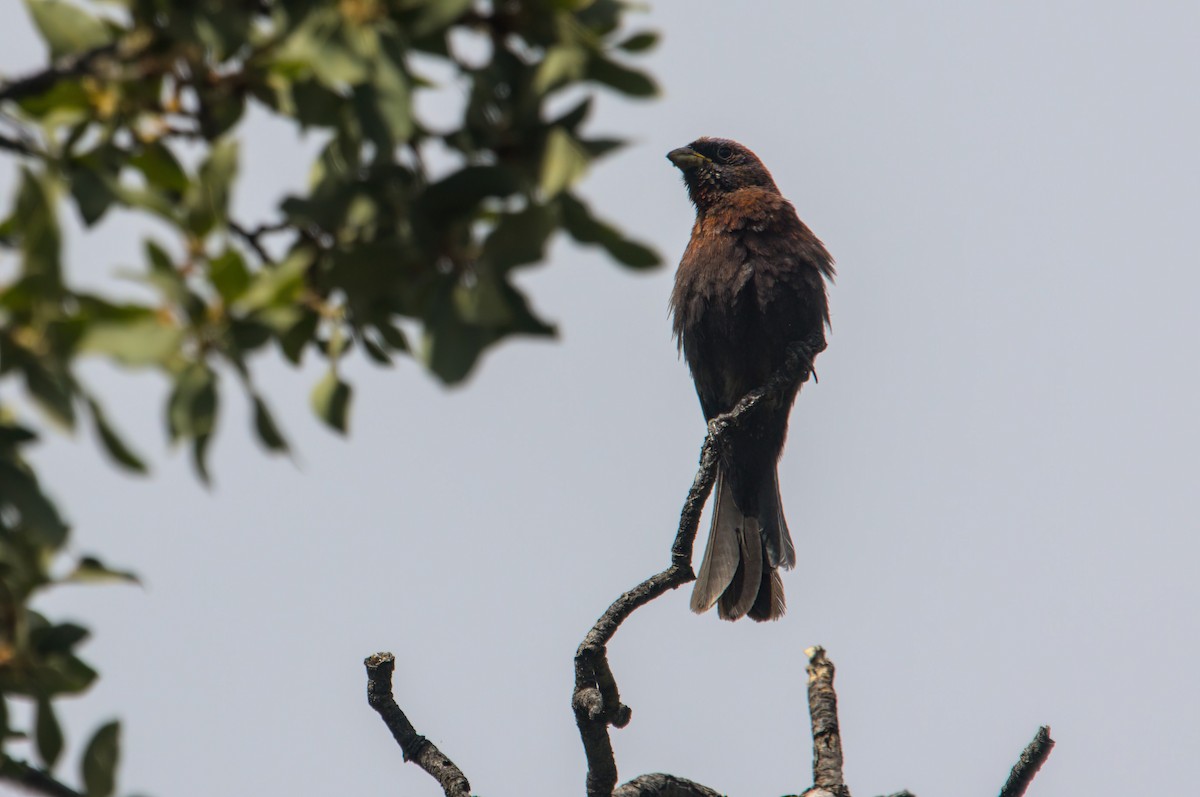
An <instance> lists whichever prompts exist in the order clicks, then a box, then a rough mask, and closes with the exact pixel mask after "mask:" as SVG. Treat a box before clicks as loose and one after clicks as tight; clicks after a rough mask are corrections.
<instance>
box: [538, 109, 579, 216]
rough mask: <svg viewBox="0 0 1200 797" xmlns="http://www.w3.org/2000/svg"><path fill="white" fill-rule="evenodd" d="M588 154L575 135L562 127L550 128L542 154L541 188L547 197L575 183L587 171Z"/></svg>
mask: <svg viewBox="0 0 1200 797" xmlns="http://www.w3.org/2000/svg"><path fill="white" fill-rule="evenodd" d="M588 161H589V158H588V154H587V152H586V151H584V149H583V147H581V146H580V145H579V142H578V141H576V140H575V137H574V136H572V135H571V134H570V133H568V132H567V131H566V130H564V129H563V128H561V127H554V128H551V129H550V133H549V135H548V136H547V137H546V149H545V151H544V152H543V155H542V176H541V190H542V194H543V196H545V197H546V198H547V199H550V198H553V197H555V196H557V195H558V194H559V193H561V192H562V191H564V190H566V189H568V188H570V187H571V186H572V185H574V184H575V183H576V182H577V181H578V180H579V178H580V177H582V176H583V175H584V174H586V173H587V168H588Z"/></svg>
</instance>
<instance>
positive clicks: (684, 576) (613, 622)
mask: <svg viewBox="0 0 1200 797" xmlns="http://www.w3.org/2000/svg"><path fill="white" fill-rule="evenodd" d="M824 348H825V341H824V340H823V339H822V338H819V337H818V338H814V339H811V340H805V341H799V342H797V343H795V344H793V345H792V347H791V349H790V350H789V352H788V358H787V360H786V362H785V363H784V365H783V367H782V368H780V369H779V371H778V372H776V373H775V374H774V375H773V376H772V377H771V379H770V380H769V381H768V382H767V384H765V385H763V386H762V387H760V388H758V389H757V390H754V391H752V392H751V393H748V394H747V395H746V396H745V397H743V398H742V400H741V401H739V402H738V403H737V405H736V406H735V407H734V408H733V409H732V410H730V411H729V412H727V413H725V414H723V415H719V416H717V417H716V418H713V419H712V420H711V421H709V424H708V435H707V436H706V437H705V439H704V446H703V448H701V450H700V467H699V469H698V470H697V472H696V477H695V479H693V480H692V487H691V489H690V490H689V491H688V495H687V499H686V500H685V501H684V503H683V510H682V512H680V516H679V530H678V532H677V533H676V535H675V543H674V544H673V545H672V546H671V565H670V567H668V568H667V569H666V570H664V571H662V572H661V573H657V574H655V575H653V576H651V577H650V578H648V579H646V580H645V581H643V582H642V583H641V584H638V585H637V586H636V587H634V588H633V589H631V590H629V591H628V592H626V593H625V594H623V595H622V596H621V597H619V598H617V600H616V601H614V602H613V604H612V605H611V606H609V607H608V611H606V612H605V613H604V614H602V615H601V616H600V619H599V620H597V621H596V624H595V625H593V626H592V628H591V630H590V631H588V633H587V635H586V636H584V638H583V642H581V643H580V645H579V649H578V650H577V651H576V653H575V691H574V694H573V695H572V697H571V707H572V708H573V709H574V711H575V724H576V725H577V726H578V728H579V738H580V739H581V740H582V741H583V750H584V754H585V755H586V756H587V762H588V773H587V793H588V797H610V795H612V794H614V790H615V789H616V787H617V763H616V759H615V758H614V757H613V750H612V741H611V740H610V739H609V736H608V726H610V725H612V726H614V727H617V728H623V727H625V725H626V724H628V722H629V718H630V715H631V711H630V709H629V707H628V706H626V705H624V704H623V703H621V698H620V693H619V691H618V689H617V682H616V679H615V678H614V677H613V673H612V668H611V666H610V665H609V662H608V643H609V641H610V640H611V639H612V638H613V635H614V634H616V633H617V629H618V628H620V626H621V623H623V622H625V620H626V619H628V618H629V616H630V615H631V614H633V612H634V611H636V610H637V609H638V608H640V607H641V606H645V605H646V604H647V603H649V602H650V601H652V600H654V599H655V598H657V597H658V596H660V595H662V594H664V593H665V592H667V591H668V590H672V589H675V588H677V587H681V586H683V585H684V584H687V583H688V582H689V581H694V580H695V578H696V576H695V574H694V573H693V572H692V550H693V547H694V545H695V541H696V529H697V528H698V526H699V524H700V513H701V511H703V509H704V504H705V502H706V501H707V500H708V496H709V494H710V493H711V492H712V488H713V483H714V482H715V481H716V478H717V461H718V459H719V456H720V453H721V447H722V445H723V444H724V441H725V438H726V436H727V435H728V433H729V430H730V429H731V428H735V427H736V426H737V425H738V424H739V423H741V422H742V419H743V418H744V417H746V416H747V415H749V414H750V413H751V412H753V411H754V408H755V407H756V406H757V405H758V403H759V402H760V401H762V399H763V397H764V396H768V395H771V394H773V393H778V392H780V391H781V390H783V389H785V388H787V387H789V386H791V385H794V384H799V383H803V382H804V381H806V380H807V379H808V377H809V374H811V373H812V362H813V358H815V357H816V356H817V354H818V353H820V352H821V351H822V350H824ZM646 777H650V776H646ZM664 777H665V776H664ZM639 780H640V779H635V780H633V781H630V782H629V783H627V784H625V785H624V786H622V787H621V789H622V790H623V791H622V794H623V797H633V795H634V794H650V793H661V792H651V791H649V790H641V789H643V788H647V787H649V785H650V782H649V781H645V782H641V783H639ZM681 783H687V784H688V787H687V788H688V789H690V791H687V792H686V793H688V794H702V793H706V791H711V790H708V788H707V787H706V786H700V785H699V784H693V783H691V782H690V781H683V780H682V779H676V783H675V784H673V786H672V787H673V788H676V787H678V788H681V786H679V784H681ZM655 784H656V785H660V784H659V783H658V782H657V781H656V782H655ZM680 793H683V792H680Z"/></svg>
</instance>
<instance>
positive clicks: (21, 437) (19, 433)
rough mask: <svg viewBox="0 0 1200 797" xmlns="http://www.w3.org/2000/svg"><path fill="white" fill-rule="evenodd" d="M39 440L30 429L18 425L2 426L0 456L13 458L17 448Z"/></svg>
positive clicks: (0, 430) (0, 425) (0, 431)
mask: <svg viewBox="0 0 1200 797" xmlns="http://www.w3.org/2000/svg"><path fill="white" fill-rule="evenodd" d="M34 440H37V435H36V434H35V433H34V432H33V431H32V430H30V429H26V428H25V427H24V426H17V425H16V424H7V423H4V424H0V456H12V454H13V452H14V451H15V450H16V448H17V447H19V446H23V445H25V444H26V443H32V442H33V441H34Z"/></svg>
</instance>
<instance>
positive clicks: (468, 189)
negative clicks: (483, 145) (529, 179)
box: [420, 166, 521, 223]
mask: <svg viewBox="0 0 1200 797" xmlns="http://www.w3.org/2000/svg"><path fill="white" fill-rule="evenodd" d="M520 187H521V186H520V183H519V182H518V180H517V178H516V175H514V174H513V172H512V170H510V169H508V168H507V167H504V166H467V167H465V168H463V169H460V170H458V171H457V172H455V173H454V174H451V175H450V176H449V177H446V178H445V179H443V180H439V181H438V182H436V183H434V184H433V185H431V186H429V188H427V189H425V193H424V194H422V195H421V199H420V207H421V209H422V210H423V211H424V212H425V213H426V214H428V215H429V216H430V217H432V218H433V220H434V221H435V223H436V222H442V221H444V220H446V219H448V218H453V217H456V216H461V215H463V214H465V213H468V212H470V211H472V210H474V209H475V208H476V207H477V206H478V205H479V203H480V202H482V201H483V200H484V199H485V198H486V197H506V196H509V195H510V194H513V193H515V192H517V191H518V190H520Z"/></svg>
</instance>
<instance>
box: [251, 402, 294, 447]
mask: <svg viewBox="0 0 1200 797" xmlns="http://www.w3.org/2000/svg"><path fill="white" fill-rule="evenodd" d="M253 399H254V431H255V432H256V433H257V434H258V439H259V440H261V441H262V444H263V445H264V446H266V447H267V450H269V451H287V450H288V444H287V440H286V439H284V437H283V434H282V433H281V432H280V431H279V426H278V425H277V424H276V423H275V419H274V418H273V417H272V416H271V410H270V408H268V407H267V403H266V402H265V401H263V400H262V397H261V396H254V397H253Z"/></svg>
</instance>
